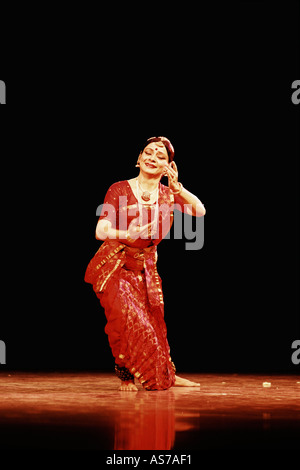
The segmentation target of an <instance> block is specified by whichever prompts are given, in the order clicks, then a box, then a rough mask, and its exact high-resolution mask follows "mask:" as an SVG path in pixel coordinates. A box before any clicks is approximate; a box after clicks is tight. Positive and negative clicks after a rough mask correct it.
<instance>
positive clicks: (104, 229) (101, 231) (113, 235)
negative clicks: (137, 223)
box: [96, 219, 127, 240]
mask: <svg viewBox="0 0 300 470" xmlns="http://www.w3.org/2000/svg"><path fill="white" fill-rule="evenodd" d="M107 238H110V239H112V240H126V238H127V231H126V230H117V229H115V228H112V224H111V222H109V221H108V220H105V219H102V220H99V222H98V224H97V227H96V239H97V240H106V239H107Z"/></svg>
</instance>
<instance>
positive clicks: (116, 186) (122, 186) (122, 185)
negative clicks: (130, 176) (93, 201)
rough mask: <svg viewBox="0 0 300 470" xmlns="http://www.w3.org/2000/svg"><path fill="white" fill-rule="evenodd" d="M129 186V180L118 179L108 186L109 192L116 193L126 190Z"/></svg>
mask: <svg viewBox="0 0 300 470" xmlns="http://www.w3.org/2000/svg"><path fill="white" fill-rule="evenodd" d="M127 186H128V181H127V180H124V181H117V182H116V183H113V184H112V185H111V186H110V187H109V188H108V192H109V191H112V192H115V193H121V192H124V190H126V188H127Z"/></svg>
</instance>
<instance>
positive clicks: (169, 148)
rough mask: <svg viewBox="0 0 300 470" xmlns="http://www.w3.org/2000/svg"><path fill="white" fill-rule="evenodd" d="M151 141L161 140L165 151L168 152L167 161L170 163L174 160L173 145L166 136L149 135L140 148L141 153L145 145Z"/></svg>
mask: <svg viewBox="0 0 300 470" xmlns="http://www.w3.org/2000/svg"><path fill="white" fill-rule="evenodd" d="M151 142H161V143H162V144H164V146H165V148H166V151H167V153H168V156H169V163H171V162H172V161H173V160H174V154H175V151H174V147H173V145H172V144H171V142H170V141H169V139H167V138H166V137H162V136H161V137H150V139H147V142H146V143H145V145H144V146H143V148H142V150H141V153H142V152H143V151H144V149H145V147H147V145H149V144H151Z"/></svg>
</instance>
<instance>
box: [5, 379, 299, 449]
mask: <svg viewBox="0 0 300 470" xmlns="http://www.w3.org/2000/svg"><path fill="white" fill-rule="evenodd" d="M178 375H180V376H182V377H185V378H188V379H190V380H194V381H199V382H200V383H201V386H200V387H199V388H179V387H173V388H171V389H170V390H166V391H160V392H155V391H152V392H147V391H144V390H143V389H142V388H141V386H140V385H138V387H139V390H138V391H137V392H120V391H118V385H119V381H118V379H117V378H116V377H115V375H114V374H108V373H98V372H92V373H90V372H88V373H82V372H79V373H77V372H76V373H74V372H72V373H61V372H59V373H56V372H55V373H33V372H31V373H25V372H6V371H1V372H0V448H1V449H65V450H75V449H78V450H81V449H94V450H146V449H150V450H177V449H178V450H180V449H181V450H184V451H185V452H186V451H187V450H193V449H197V450H203V449H297V448H299V445H300V444H299V443H300V377H299V376H296V375H289V376H286V375H285V376H283V375H271V376H268V375H235V374H234V375H216V374H211V375H209V374H184V373H181V374H178Z"/></svg>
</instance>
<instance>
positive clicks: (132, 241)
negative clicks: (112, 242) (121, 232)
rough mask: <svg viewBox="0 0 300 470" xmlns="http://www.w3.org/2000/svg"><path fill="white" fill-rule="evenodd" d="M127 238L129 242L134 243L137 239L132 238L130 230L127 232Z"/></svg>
mask: <svg viewBox="0 0 300 470" xmlns="http://www.w3.org/2000/svg"><path fill="white" fill-rule="evenodd" d="M126 240H127V241H128V242H129V243H134V242H135V240H133V239H132V238H130V236H129V234H128V232H127V233H126Z"/></svg>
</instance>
